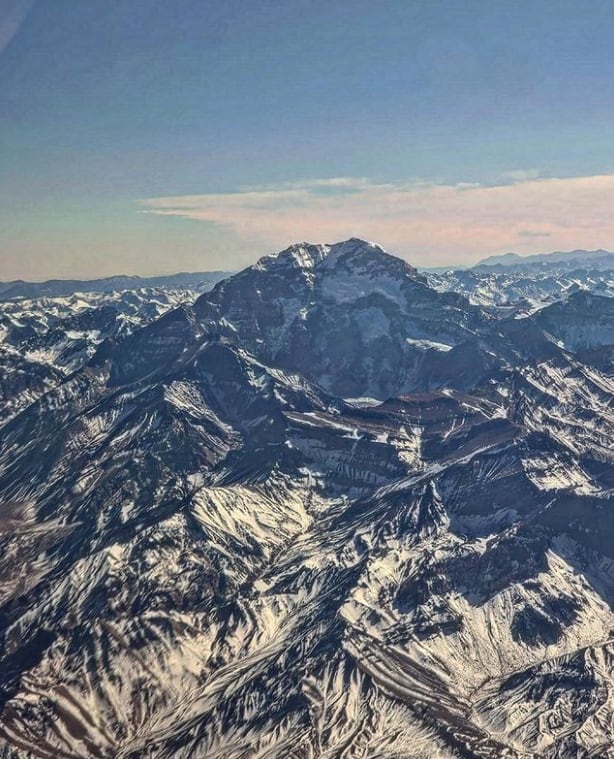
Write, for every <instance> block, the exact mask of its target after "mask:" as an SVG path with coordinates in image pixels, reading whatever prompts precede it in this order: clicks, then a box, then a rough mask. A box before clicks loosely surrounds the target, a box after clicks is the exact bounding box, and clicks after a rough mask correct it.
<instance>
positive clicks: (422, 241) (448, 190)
mask: <svg viewBox="0 0 614 759" xmlns="http://www.w3.org/2000/svg"><path fill="white" fill-rule="evenodd" d="M613 201H614V175H601V176H586V177H570V178H539V176H538V175H537V172H535V171H534V170H530V171H527V172H520V171H519V172H514V173H510V174H508V175H507V177H506V179H505V181H501V182H500V183H499V184H496V185H480V184H475V183H457V184H435V183H429V182H420V181H416V182H410V183H392V182H387V183H378V182H373V181H370V180H368V179H365V178H352V177H335V178H332V179H316V180H309V181H304V182H294V183H291V182H286V183H284V184H280V185H270V186H259V187H249V188H242V189H240V190H238V191H237V192H229V193H218V194H204V195H186V196H174V197H158V198H150V199H148V200H145V201H142V203H143V205H144V206H145V208H146V212H147V213H151V214H156V215H160V216H175V217H181V218H184V219H192V220H196V221H203V222H209V223H214V224H216V225H218V226H219V227H222V228H226V229H228V230H229V231H231V232H232V233H233V234H234V235H235V236H238V237H239V238H240V239H241V240H242V241H244V242H245V243H246V244H251V245H253V246H254V250H255V252H259V251H260V250H263V249H276V248H279V247H281V246H283V245H285V244H287V243H289V242H292V241H296V240H310V241H334V240H338V239H342V238H344V237H350V236H360V237H365V238H367V239H370V240H375V241H377V242H379V243H381V244H382V245H384V246H385V247H387V248H388V249H390V250H393V251H395V252H398V253H400V254H402V255H405V256H406V257H407V258H410V259H411V260H412V261H415V262H416V263H419V264H447V263H455V262H457V263H460V262H467V261H468V260H476V259H478V258H480V257H482V256H484V255H488V254H491V253H494V252H503V251H508V250H514V251H517V252H520V253H531V252H535V249H536V241H537V240H539V239H540V238H544V240H547V243H548V249H560V250H565V249H573V248H578V247H586V248H598V247H607V246H608V245H610V247H611V246H613V245H614V217H613V215H612V212H611V209H612V204H613Z"/></svg>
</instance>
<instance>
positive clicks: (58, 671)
mask: <svg viewBox="0 0 614 759" xmlns="http://www.w3.org/2000/svg"><path fill="white" fill-rule="evenodd" d="M590 263H591V262H590V260H589V261H584V262H582V261H580V262H579V264H578V266H577V267H575V268H574V269H573V271H571V270H569V269H565V268H561V267H560V266H559V265H558V263H556V262H550V263H549V264H548V265H547V266H546V267H545V268H544V266H541V265H540V267H539V268H538V269H537V270H535V269H530V270H526V269H522V270H521V269H518V268H514V267H512V268H507V265H505V266H501V267H496V268H495V269H492V270H491V269H489V268H488V266H487V267H478V268H477V269H474V270H465V271H463V272H425V273H421V272H419V271H418V270H416V269H415V268H414V267H412V266H410V265H409V264H407V263H406V262H405V261H403V260H401V259H399V258H397V257H395V256H393V255H390V254H388V253H386V252H385V251H384V250H383V249H382V248H381V247H379V246H378V245H375V244H373V243H367V242H364V241H362V240H359V239H350V240H347V241H345V242H341V243H337V244H334V245H310V244H306V243H301V244H296V245H293V246H291V247H290V248H288V249H286V250H284V251H282V252H281V253H279V254H276V255H273V256H267V257H265V258H261V259H260V260H259V261H258V262H257V263H256V264H255V265H253V266H251V267H249V268H247V269H245V270H243V271H240V272H239V273H238V274H234V275H232V276H228V277H226V278H223V279H220V280H219V281H217V279H218V277H217V276H215V275H210V276H208V275H206V274H205V275H203V276H202V278H201V280H200V284H197V283H195V282H194V281H189V282H186V281H182V282H178V281H177V280H174V279H171V280H169V281H168V282H158V283H155V285H154V284H152V283H149V284H147V285H145V286H142V285H143V283H137V284H138V286H137V287H136V288H133V289H117V290H114V291H113V292H91V291H89V292H87V291H84V289H85V286H84V285H78V284H76V285H74V287H75V289H74V291H72V292H63V293H62V294H57V293H55V294H54V293H53V292H52V293H49V292H45V293H43V294H42V295H38V296H37V294H36V293H31V292H29V293H27V298H26V297H25V294H24V296H22V297H17V296H14V297H13V298H12V299H10V300H6V301H4V302H3V303H1V304H0V338H1V343H0V351H1V352H2V357H3V359H2V367H1V368H0V504H1V505H2V509H1V512H0V541H1V550H0V756H1V757H3V758H4V759H23V758H24V757H28V758H30V757H44V758H45V759H46V758H49V759H51V758H52V757H53V758H55V757H63V758H64V759H86V758H89V757H103V758H105V759H106V758H107V757H108V758H109V759H110V758H115V757H117V758H120V757H122V758H124V759H128V758H131V759H137V758H140V757H151V758H152V759H154V758H155V759H157V758H158V757H159V758H164V757H169V758H170V757H180V758H181V757H183V758H185V759H188V757H190V758H191V759H194V758H198V759H244V758H246V757H267V758H268V759H286V757H294V758H295V759H307V758H312V759H317V758H319V757H329V758H330V759H332V758H333V757H342V756H343V757H369V758H371V759H375V757H378V758H386V759H416V758H422V759H450V758H452V757H490V758H492V759H495V758H497V759H499V757H509V758H510V759H511V758H519V759H520V758H522V759H525V758H526V759H528V758H529V757H544V758H548V759H555V758H559V757H564V758H569V759H572V757H573V759H588V758H589V757H608V756H610V755H614V754H613V753H612V752H613V751H614V670H613V661H614V642H613V639H612V630H614V612H613V610H612V603H613V602H614V510H613V505H612V501H611V497H610V494H611V492H612V488H613V487H614V474H613V472H614V450H613V448H612V440H613V439H614V411H613V409H614V299H612V298H611V297H609V296H610V294H611V284H610V283H611V282H612V281H613V280H614V273H613V272H610V271H609V270H607V269H603V268H600V269H599V271H596V270H595V269H594V268H593V267H591V265H590ZM548 267H550V268H548ZM557 267H558V268H557ZM122 287H123V286H122ZM69 289H70V288H69Z"/></svg>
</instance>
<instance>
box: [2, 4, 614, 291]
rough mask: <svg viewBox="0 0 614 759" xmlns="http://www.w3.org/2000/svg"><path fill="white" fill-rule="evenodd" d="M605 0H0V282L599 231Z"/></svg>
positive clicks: (513, 242)
mask: <svg viewBox="0 0 614 759" xmlns="http://www.w3.org/2000/svg"><path fill="white" fill-rule="evenodd" d="M613 21H614V6H612V4H610V3H608V2H601V0H599V1H598V2H594V3H591V4H590V5H589V6H587V5H586V4H585V3H582V2H579V0H572V1H570V2H568V1H567V0H551V2H546V3H539V4H535V3H531V2H528V1H524V2H518V3H515V4H513V6H510V5H508V4H505V5H504V4H497V3H490V2H486V0H468V1H467V2H465V3H462V4H459V3H456V2H453V1H452V0H428V2H427V1H426V0H423V1H420V2H413V3H406V2H401V1H400V0H394V1H393V2H391V3H387V4H385V5H383V4H381V5H380V4H373V3H370V2H367V0H356V1H355V2H352V3H346V2H341V3H337V4H334V5H333V6H331V5H330V4H329V3H325V2H323V1H322V0H315V1H312V2H306V0H289V2H284V3H281V2H265V3H260V4H258V5H255V4H252V3H246V2H244V1H241V0H229V2H227V3H225V4H224V5H223V6H219V7H217V6H216V7H214V6H211V5H210V4H208V3H202V2H196V0H182V1H181V2H179V3H178V4H174V5H173V6H172V7H170V6H168V4H166V3H163V2H162V1H161V0H104V1H103V0H89V1H88V3H84V4H75V3H74V2H72V1H71V0H54V2H47V1H46V0H5V2H4V3H3V5H2V8H1V9H0V155H1V156H2V159H1V160H2V172H0V280H3V281H7V280H14V279H26V280H37V281H40V280H46V279H50V278H95V277H104V276H111V275H116V274H128V275H132V274H138V275H141V276H155V275H160V274H166V273H174V272H178V271H207V270H209V271H210V270H236V269H240V268H242V267H244V266H245V265H248V264H250V263H252V262H253V261H255V260H256V259H257V258H258V257H259V256H261V255H264V254H267V253H271V252H274V251H277V250H281V249H283V248H285V247H287V246H288V245H289V244H291V243H293V242H296V241H299V240H303V239H308V240H313V241H314V242H326V241H329V242H330V241H335V240H340V239H345V238H348V237H361V238H365V239H369V240H374V241H375V242H378V243H379V244H381V245H383V246H384V247H385V248H386V249H387V250H389V251H390V252H393V253H395V254H397V255H400V256H402V257H404V258H406V259H407V260H408V261H409V262H411V263H412V264H414V265H416V266H422V267H425V266H440V265H446V266H459V265H468V264H472V263H475V262H477V261H478V260H480V259H482V258H485V257H488V256H490V255H497V254H503V253H506V252H509V251H513V252H516V253H518V254H520V255H530V254H535V253H539V252H544V251H555V250H573V249H577V248H585V249H595V248H605V249H608V248H614V220H613V219H612V218H611V198H612V196H613V195H614V159H613V158H612V156H613V155H614V153H613V152H612V149H611V147H612V140H613V138H612V135H611V126H610V124H611V116H612V115H614V102H613V98H612V95H613V88H614V84H613V82H614V78H613V77H612V76H611V70H612V68H613V65H614V56H612V53H611V45H610V34H609V30H610V29H611V28H612V22H613Z"/></svg>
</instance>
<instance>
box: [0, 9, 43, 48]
mask: <svg viewBox="0 0 614 759" xmlns="http://www.w3.org/2000/svg"><path fill="white" fill-rule="evenodd" d="M34 2H35V0H2V3H0V55H2V53H3V52H4V49H5V48H7V47H8V45H9V43H10V42H11V40H12V39H13V37H15V35H16V34H17V32H18V31H19V29H20V27H21V25H22V24H23V22H24V21H25V19H26V16H27V15H28V13H29V12H30V10H31V9H32V6H33V5H34Z"/></svg>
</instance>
